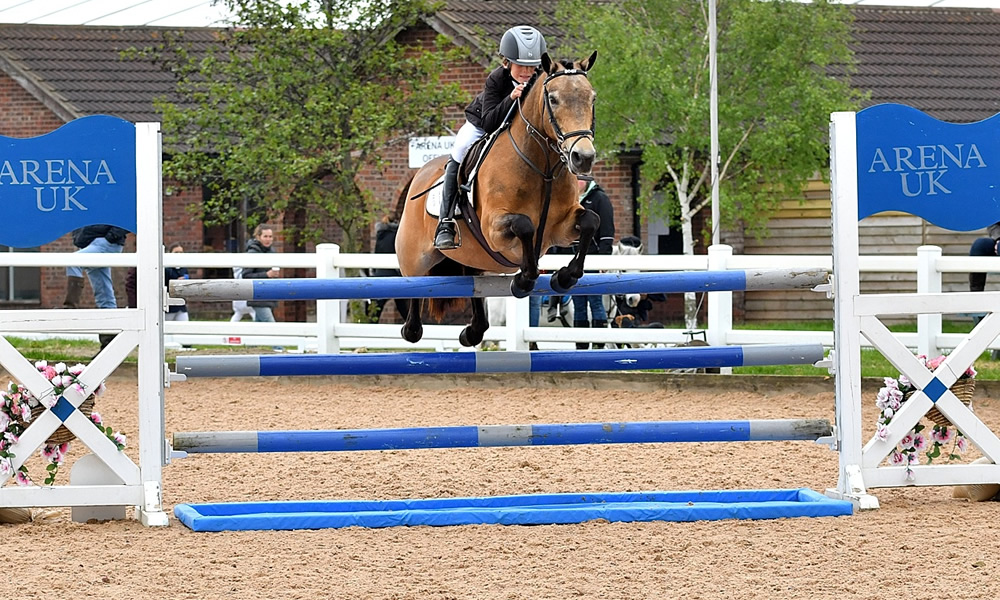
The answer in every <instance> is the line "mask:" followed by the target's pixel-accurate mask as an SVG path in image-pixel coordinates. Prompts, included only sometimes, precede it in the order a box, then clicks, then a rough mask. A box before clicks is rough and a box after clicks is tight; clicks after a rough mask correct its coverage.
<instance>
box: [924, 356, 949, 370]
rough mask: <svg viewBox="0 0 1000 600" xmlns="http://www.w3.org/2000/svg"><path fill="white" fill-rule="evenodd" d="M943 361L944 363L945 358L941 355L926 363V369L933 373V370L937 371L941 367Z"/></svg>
mask: <svg viewBox="0 0 1000 600" xmlns="http://www.w3.org/2000/svg"><path fill="white" fill-rule="evenodd" d="M944 361H945V357H944V356H943V355H942V356H939V357H937V358H933V359H931V360H929V361H927V368H928V369H930V370H931V371H935V370H937V368H938V367H940V366H941V363H943V362H944Z"/></svg>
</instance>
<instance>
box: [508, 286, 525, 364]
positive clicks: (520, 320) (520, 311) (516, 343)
mask: <svg viewBox="0 0 1000 600" xmlns="http://www.w3.org/2000/svg"><path fill="white" fill-rule="evenodd" d="M504 304H505V306H506V307H507V349H508V350H519V351H524V350H527V349H528V341H527V340H526V339H524V332H525V331H527V330H528V315H529V312H530V307H529V299H528V298H515V297H514V296H511V297H510V298H507V299H506V302H504Z"/></svg>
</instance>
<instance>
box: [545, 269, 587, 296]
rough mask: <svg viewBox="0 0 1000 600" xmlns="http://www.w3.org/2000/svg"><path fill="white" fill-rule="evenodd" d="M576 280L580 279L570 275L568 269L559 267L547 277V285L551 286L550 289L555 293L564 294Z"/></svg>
mask: <svg viewBox="0 0 1000 600" xmlns="http://www.w3.org/2000/svg"><path fill="white" fill-rule="evenodd" d="M578 281H580V280H579V279H577V278H576V277H573V276H572V275H570V274H569V272H568V271H563V270H562V269H559V270H558V271H556V273H555V274H554V275H553V276H552V277H551V278H549V287H550V288H552V291H553V292H555V293H557V294H565V293H566V292H568V291H569V289H570V288H571V287H573V286H574V285H576V282H578Z"/></svg>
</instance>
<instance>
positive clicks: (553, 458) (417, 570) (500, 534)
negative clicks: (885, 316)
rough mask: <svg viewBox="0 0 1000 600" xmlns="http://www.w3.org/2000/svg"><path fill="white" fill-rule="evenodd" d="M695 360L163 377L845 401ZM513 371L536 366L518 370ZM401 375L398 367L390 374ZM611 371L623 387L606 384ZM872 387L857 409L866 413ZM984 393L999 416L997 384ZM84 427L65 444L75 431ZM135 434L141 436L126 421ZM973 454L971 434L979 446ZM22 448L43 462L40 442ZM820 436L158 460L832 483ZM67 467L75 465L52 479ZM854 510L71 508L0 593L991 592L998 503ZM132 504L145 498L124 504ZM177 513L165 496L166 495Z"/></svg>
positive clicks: (429, 406)
mask: <svg viewBox="0 0 1000 600" xmlns="http://www.w3.org/2000/svg"><path fill="white" fill-rule="evenodd" d="M730 379H731V383H728V384H727V385H725V386H721V387H719V386H717V387H706V386H704V385H702V384H699V383H698V379H697V378H694V377H692V378H690V379H686V380H683V381H682V383H680V384H676V385H671V386H662V387H661V388H660V389H650V390H647V391H636V390H628V391H624V390H595V389H564V390H561V391H560V390H556V389H530V388H523V387H521V388H519V389H513V390H510V391H506V390H502V389H499V388H497V387H495V386H488V387H452V385H454V380H447V379H446V380H440V383H439V384H437V386H436V389H427V388H426V387H424V386H421V387H401V386H400V384H401V383H405V381H401V380H399V379H395V380H393V379H392V378H387V379H386V380H384V381H382V382H380V383H379V385H378V386H372V387H358V386H356V385H352V384H345V383H343V380H334V379H318V378H316V379H307V380H291V379H241V380H200V381H192V382H187V383H180V384H174V386H173V387H172V388H170V389H168V390H167V395H166V423H167V432H168V435H169V434H170V433H171V432H173V431H207V430H248V429H249V430H263V429H326V428H368V427H407V426H432V425H477V424H520V423H558V422H587V421H642V420H706V419H744V418H745V419H769V418H828V419H830V420H831V421H832V420H833V418H834V397H833V392H832V385H830V386H818V387H817V386H811V387H808V388H807V389H803V390H801V391H789V390H773V389H772V390H768V389H767V386H764V385H757V384H755V383H754V382H753V380H750V379H744V378H738V377H737V378H730ZM506 381H510V382H511V383H513V384H518V383H519V382H520V385H523V384H524V382H525V376H522V375H510V376H507V379H506ZM393 382H395V385H393ZM612 387H613V386H612ZM873 404H874V403H873V401H872V402H868V403H866V411H867V412H866V414H865V423H866V424H867V425H870V424H872V423H873V422H874V419H875V412H874V406H873ZM97 410H99V411H100V412H101V413H102V415H103V416H104V418H105V422H106V423H108V424H110V425H112V426H113V427H115V428H117V429H121V430H123V431H124V432H125V433H127V434H134V433H135V431H136V429H137V415H136V402H135V384H134V380H132V379H119V378H117V377H116V378H114V379H112V380H111V381H109V391H108V393H107V394H106V395H105V396H104V397H102V398H100V399H99V400H98V406H97ZM976 410H977V413H978V414H979V415H980V417H981V418H982V419H983V420H984V421H985V422H986V423H987V424H988V425H990V426H991V427H992V428H993V429H994V430H998V429H1000V403H998V402H997V401H994V400H991V399H989V398H984V397H983V396H982V394H977V398H976ZM82 448H83V446H82V444H79V443H77V444H76V445H75V448H74V451H73V456H78V455H79V454H80V453H81V452H82ZM126 452H128V453H129V454H130V455H131V456H133V459H135V457H136V447H135V443H134V441H133V442H132V443H130V445H129V447H128V448H127V450H126ZM974 456H975V454H972V453H970V458H972V457H974ZM29 468H30V469H31V472H32V473H33V474H35V475H39V474H40V472H41V468H42V465H41V463H40V461H39V459H37V458H33V459H32V460H31V461H30V462H29ZM836 473H837V455H836V454H835V453H833V452H832V451H830V450H829V448H827V447H825V446H820V445H816V444H813V443H810V442H770V443H762V442H757V443H726V444H722V443H701V444H659V445H656V444H641V445H607V446H562V447H559V446H553V447H536V448H468V449H445V450H411V451H382V452H360V453H325V454H321V453H304V454H265V455H249V454H230V455H194V456H191V457H189V458H186V459H183V460H179V461H175V462H174V464H172V465H170V466H168V467H166V468H165V472H164V501H165V504H166V507H167V508H168V510H171V511H172V508H173V505H174V504H177V503H182V502H215V501H247V500H316V499H391V498H419V497H445V496H475V495H501V494H520V493H536V492H583V491H630V490H656V489H665V490H683V489H737V488H772V487H773V488H777V487H811V488H813V489H816V490H822V489H825V488H827V487H831V486H835V485H836ZM68 479H69V468H68V466H67V467H66V468H65V469H64V471H63V472H61V473H60V474H59V477H58V483H61V484H62V483H66V482H67V481H68ZM878 496H879V499H880V500H881V502H882V507H883V508H882V509H881V510H879V511H876V512H870V513H864V514H859V515H855V516H853V517H840V518H821V519H806V518H800V519H786V520H777V521H722V522H701V523H633V524H628V523H607V522H600V521H598V522H590V523H584V524H580V525H558V526H534V527H503V526H465V527H447V528H430V527H416V528H390V529H378V530H366V529H359V528H350V529H341V530H321V531H295V532H230V533H193V532H191V531H190V530H188V529H187V528H186V527H184V526H183V525H181V524H180V523H179V522H178V521H177V520H175V519H174V518H173V517H172V516H171V523H170V526H169V527H167V528H162V529H148V528H144V527H142V526H141V525H139V524H138V523H136V522H135V521H124V522H112V523H104V524H78V523H73V522H72V521H71V520H70V518H69V509H60V510H57V511H54V514H53V515H52V516H50V518H47V519H42V520H37V521H35V522H33V523H29V524H26V525H0V530H2V531H3V533H4V537H5V539H6V540H7V561H6V568H4V569H3V575H2V576H0V581H2V588H0V589H2V590H3V592H2V596H3V597H4V598H11V599H22V598H45V599H48V598H74V599H77V598H103V599H115V600H125V599H131V598H141V599H145V598H190V599H205V598H221V597H226V598H238V599H262V598H282V599H299V598H301V599H314V598H387V599H388V598H392V599H410V598H412V599H505V600H506V599H533V598H553V599H565V598H629V599H647V598H691V599H696V598H741V599H742V598H808V599H823V598H831V599H832V598H838V599H843V598H871V599H880V600H881V599H886V598H890V599H891V598H911V597H914V598H935V599H938V598H991V599H992V598H996V597H997V596H998V595H1000V564H998V562H1000V558H998V557H1000V503H996V502H984V503H978V504H973V503H969V502H967V501H964V500H953V499H952V498H951V493H950V490H949V489H946V488H920V489H916V488H914V489H904V490H881V491H880V492H879V493H878ZM130 514H131V510H130ZM171 514H172V513H171Z"/></svg>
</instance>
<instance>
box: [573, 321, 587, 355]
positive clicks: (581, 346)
mask: <svg viewBox="0 0 1000 600" xmlns="http://www.w3.org/2000/svg"><path fill="white" fill-rule="evenodd" d="M577 327H583V328H587V327H590V321H573V328H574V329H576V328H577ZM576 349H577V350H590V343H589V342H577V343H576Z"/></svg>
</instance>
